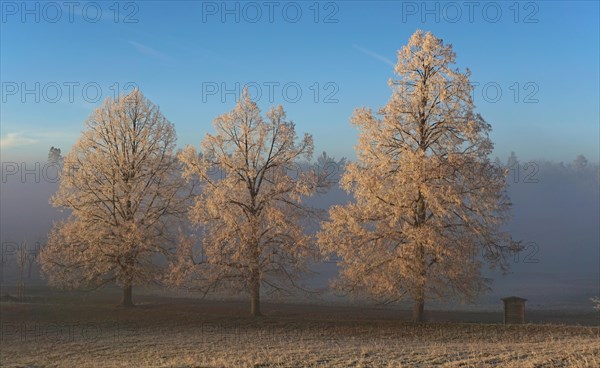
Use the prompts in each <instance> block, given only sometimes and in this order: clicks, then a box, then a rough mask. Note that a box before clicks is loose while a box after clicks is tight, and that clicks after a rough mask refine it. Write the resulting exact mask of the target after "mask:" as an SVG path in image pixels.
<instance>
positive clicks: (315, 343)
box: [0, 300, 600, 367]
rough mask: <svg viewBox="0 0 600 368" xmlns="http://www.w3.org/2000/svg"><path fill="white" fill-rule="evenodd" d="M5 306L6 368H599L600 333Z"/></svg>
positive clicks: (185, 308) (311, 316)
mask: <svg viewBox="0 0 600 368" xmlns="http://www.w3.org/2000/svg"><path fill="white" fill-rule="evenodd" d="M245 308H246V305H245V304H240V303H231V302H229V303H218V302H197V301H193V302H192V301H186V300H161V301H158V302H157V301H156V300H154V301H149V302H147V304H142V305H140V306H139V307H138V308H134V309H132V310H126V309H119V308H115V307H114V306H112V305H109V304H106V303H101V302H98V301H96V300H87V301H85V302H81V300H70V301H69V300H64V301H49V300H47V301H46V302H44V303H42V302H37V303H28V304H18V303H2V305H1V309H2V310H1V312H2V336H1V343H2V354H1V359H0V365H1V366H3V367H4V366H6V367H129V366H131V367H237V366H241V367H303V366H310V367H348V366H352V367H600V338H599V328H598V327H583V326H564V325H563V326H559V325H537V324H536V325H533V324H529V325H523V326H504V325H499V324H467V323H428V324H425V325H414V324H411V323H409V322H405V321H402V320H401V319H398V318H396V319H392V318H388V317H387V316H383V317H382V316H378V315H377V313H376V312H373V311H368V312H365V313H361V312H360V311H359V310H352V309H348V312H347V313H344V309H343V308H317V307H313V308H308V307H301V306H296V307H294V308H292V307H285V306H283V307H282V306H281V305H270V306H269V305H268V306H266V307H265V311H266V312H267V316H266V317H262V318H259V319H254V318H251V317H248V316H246V310H245Z"/></svg>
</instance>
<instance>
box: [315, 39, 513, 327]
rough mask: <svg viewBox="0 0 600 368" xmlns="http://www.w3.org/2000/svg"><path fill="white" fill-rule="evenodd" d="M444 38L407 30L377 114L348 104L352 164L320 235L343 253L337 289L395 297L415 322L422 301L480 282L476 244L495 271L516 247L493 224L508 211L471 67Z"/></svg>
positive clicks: (327, 247) (474, 288)
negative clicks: (460, 65) (354, 140)
mask: <svg viewBox="0 0 600 368" xmlns="http://www.w3.org/2000/svg"><path fill="white" fill-rule="evenodd" d="M454 61H455V54H454V52H453V51H452V46H451V45H445V44H444V43H443V42H442V40H441V39H438V38H436V37H435V36H434V35H433V34H431V33H423V32H422V31H417V32H416V33H415V34H414V35H413V36H412V37H411V38H410V40H409V43H408V45H407V46H405V47H403V48H402V49H401V50H400V51H399V52H398V63H397V65H396V67H395V73H396V75H397V77H398V79H397V80H392V81H390V86H391V87H392V90H393V93H392V97H391V99H390V100H389V102H388V103H387V105H386V106H384V107H383V108H381V109H380V110H379V112H378V115H379V117H378V116H376V115H374V114H373V113H372V111H371V110H370V109H366V108H360V109H357V110H356V111H355V113H354V116H353V117H352V124H353V125H354V126H356V127H357V128H358V129H359V144H358V146H357V147H356V154H357V161H356V162H353V163H350V164H348V165H347V170H346V172H345V174H344V176H343V178H342V180H341V185H342V187H343V188H344V189H345V190H346V191H348V192H349V193H351V194H353V195H354V202H353V203H350V204H347V205H338V206H333V207H332V208H331V209H330V219H329V220H328V221H327V222H325V223H324V224H323V229H322V231H321V232H320V233H319V235H318V239H319V244H320V246H321V248H322V250H323V251H324V252H326V253H335V254H337V256H338V257H340V258H341V261H340V262H339V266H340V279H339V280H338V282H337V286H338V287H341V288H342V289H344V290H349V291H359V292H364V291H366V292H368V293H369V294H371V295H372V296H374V297H376V298H377V299H380V300H382V301H384V302H392V301H396V300H399V299H402V298H403V297H405V296H410V297H412V300H413V301H414V307H413V318H414V320H416V321H423V320H424V312H423V311H424V304H425V300H426V298H435V297H438V298H442V297H446V296H449V295H458V296H462V297H466V298H470V297H472V296H474V295H475V294H476V293H477V292H479V291H480V290H482V289H483V288H484V287H485V284H486V282H485V281H486V280H484V279H483V278H482V277H481V276H480V268H481V263H482V260H481V258H480V257H478V254H479V250H480V249H483V250H484V253H485V254H486V255H487V258H489V259H490V260H491V261H492V264H493V265H499V266H500V267H502V268H503V269H504V268H505V267H506V266H507V264H506V261H505V259H504V254H505V250H509V249H511V250H516V249H518V248H519V244H518V243H515V242H513V241H512V240H511V237H510V235H509V234H507V233H505V232H502V231H501V230H500V227H501V225H502V224H503V223H504V222H505V220H506V219H507V216H508V215H509V208H510V202H509V199H508V198H507V195H506V192H505V187H506V170H504V169H502V168H500V167H498V166H496V165H494V164H493V163H492V162H490V159H489V155H490V153H491V151H492V142H491V141H490V139H489V137H488V133H489V131H490V129H491V127H490V125H489V124H488V123H486V122H485V121H484V120H483V118H482V117H481V116H479V115H478V114H476V113H475V112H474V105H473V102H472V100H471V92H472V86H471V84H470V83H469V71H468V70H467V71H466V72H460V71H459V70H458V69H454V68H453V67H452V65H453V64H454Z"/></svg>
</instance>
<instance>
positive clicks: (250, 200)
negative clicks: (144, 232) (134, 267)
mask: <svg viewBox="0 0 600 368" xmlns="http://www.w3.org/2000/svg"><path fill="white" fill-rule="evenodd" d="M213 125H214V129H215V134H214V135H213V134H207V135H206V136H205V138H204V140H203V141H202V143H201V150H200V152H197V151H196V150H195V149H194V148H193V147H191V146H188V147H186V148H185V149H184V151H183V152H182V153H181V155H180V159H181V160H182V162H183V163H184V166H185V173H184V175H185V177H186V178H188V179H192V178H195V179H199V181H200V185H201V193H200V194H199V195H198V196H197V197H196V200H195V205H194V206H193V208H192V209H191V211H190V217H191V220H192V222H193V223H195V224H197V225H198V226H199V229H200V231H201V233H202V240H201V253H200V254H199V253H198V251H197V249H196V250H195V249H194V247H193V243H194V242H193V241H189V239H188V242H187V243H186V244H187V245H188V247H187V249H184V248H182V252H181V253H180V257H179V259H178V261H177V262H176V263H174V265H173V269H172V272H171V281H172V282H173V283H174V284H176V285H179V286H183V287H187V288H191V289H197V290H201V291H202V292H204V293H205V294H206V293H207V292H210V291H216V290H229V291H236V292H245V293H248V294H249V296H250V306H251V314H252V315H255V316H257V315H260V313H261V312H260V294H261V287H264V289H265V290H268V291H272V292H289V291H290V290H291V289H292V288H293V287H294V286H299V285H298V281H299V276H300V275H302V274H303V273H305V272H306V271H307V270H308V269H307V264H308V262H307V261H308V260H309V259H310V257H314V256H315V255H316V251H317V249H316V247H315V246H314V242H312V241H311V239H312V237H311V236H309V235H308V234H306V233H305V229H304V226H303V223H304V222H305V220H306V219H307V218H310V217H311V215H313V214H314V213H313V209H311V208H310V207H308V206H306V205H305V204H303V202H302V200H303V197H306V196H310V195H312V194H313V193H315V191H317V190H318V189H319V188H322V187H326V186H327V180H326V178H325V177H324V176H323V175H321V174H319V173H318V172H317V171H316V170H303V169H301V168H302V166H301V165H300V164H299V160H300V159H309V158H310V157H311V156H312V153H313V140H312V137H311V136H310V135H309V134H305V135H304V137H302V138H301V139H298V137H297V134H296V129H295V125H294V123H292V122H289V121H287V120H286V115H285V112H284V110H283V108H282V107H281V106H278V107H273V108H271V109H270V111H269V112H268V113H267V118H266V119H263V117H262V116H261V114H260V110H259V108H258V107H257V105H256V103H254V102H253V101H252V100H251V99H250V96H249V94H248V92H247V91H244V93H243V94H242V96H241V98H240V100H239V101H238V103H237V104H236V106H235V108H234V109H233V110H232V111H231V112H229V113H226V114H224V115H222V116H220V117H218V118H216V119H215V120H214V122H213Z"/></svg>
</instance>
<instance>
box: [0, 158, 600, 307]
mask: <svg viewBox="0 0 600 368" xmlns="http://www.w3.org/2000/svg"><path fill="white" fill-rule="evenodd" d="M65 151H66V150H65ZM517 156H518V155H517ZM502 161H503V163H504V165H506V162H507V160H506V159H503V160H502ZM40 162H41V164H40V169H39V170H38V171H34V170H32V172H31V173H29V174H26V175H25V176H24V177H23V178H22V177H21V172H18V173H15V174H10V172H9V173H6V174H3V175H4V176H3V184H2V192H1V195H2V197H1V199H0V200H1V201H2V208H1V211H2V212H1V218H2V229H3V231H2V242H3V244H4V247H5V248H4V249H5V253H6V254H5V256H6V259H7V263H6V265H5V270H4V277H5V280H6V281H7V282H10V280H13V281H14V280H15V277H16V276H15V273H16V270H17V267H16V252H15V251H14V243H15V242H16V243H19V242H21V241H27V242H28V245H27V249H28V250H30V251H31V252H32V254H33V253H34V252H36V251H37V248H36V247H37V245H35V243H37V242H39V244H41V245H43V244H44V242H45V236H46V234H47V232H48V231H49V230H50V227H51V225H52V222H53V221H56V220H58V219H61V218H63V217H64V216H65V214H66V213H61V212H60V211H59V210H57V209H54V208H52V207H51V206H50V205H49V203H48V201H49V198H50V196H51V195H52V194H53V193H54V192H55V191H56V189H57V187H58V185H57V184H56V183H52V181H54V178H55V177H56V168H55V167H54V166H52V165H48V164H47V163H46V162H45V161H44V160H43V159H41V160H40ZM16 163H17V164H18V165H21V162H18V161H16ZM25 165H27V166H25V167H26V168H30V170H31V168H34V167H35V166H34V164H33V163H27V164H25ZM44 165H46V168H45V169H44ZM10 170H13V168H12V167H11V168H10ZM19 170H20V169H19ZM330 170H332V171H333V170H335V171H341V170H343V169H342V168H339V167H337V166H336V167H335V169H330ZM598 178H599V171H598V164H597V163H594V162H589V163H587V164H586V165H585V166H583V167H577V166H576V165H575V164H574V163H573V162H552V161H546V160H529V161H521V162H520V163H519V171H518V172H517V171H516V170H515V169H513V170H511V171H510V175H509V178H508V180H509V183H510V186H509V195H510V197H511V199H512V202H513V205H514V207H513V219H512V221H511V222H510V223H509V224H508V226H507V228H508V229H509V230H510V231H511V232H512V233H513V234H514V236H515V237H516V238H517V239H520V240H522V241H523V242H524V243H526V248H525V250H524V251H523V252H522V253H521V254H520V255H519V256H516V257H515V258H513V259H512V260H511V261H510V266H511V270H510V273H509V274H508V275H505V276H504V275H502V274H501V273H500V272H499V271H498V270H495V271H494V270H487V271H486V272H485V274H486V276H487V277H490V278H493V280H494V281H493V283H492V285H491V287H492V291H491V292H489V293H486V294H483V295H481V296H480V298H479V299H478V300H477V302H476V303H475V305H471V307H475V308H484V309H489V308H495V309H497V308H499V307H500V306H501V304H500V301H499V299H500V298H502V297H505V296H508V295H519V296H522V297H524V298H527V299H528V300H529V305H530V306H531V308H540V309H559V308H566V309H581V310H588V309H589V308H590V301H589V298H590V297H591V296H593V295H596V294H597V293H598V289H599V288H600V274H599V267H600V266H599V262H598V259H599V257H600V248H599V247H598V244H599V243H600V239H599V227H598V223H600V217H599V216H600V208H599V203H600V198H599V190H598V188H599V187H598ZM22 179H25V180H24V181H23V180H22ZM4 180H6V182H4ZM36 180H38V181H39V182H36ZM349 200H350V197H349V196H348V195H346V194H345V192H343V190H341V189H340V188H338V187H334V188H333V189H331V190H330V191H329V192H328V193H326V194H322V195H318V196H316V197H313V198H309V199H308V203H310V204H311V205H314V206H315V207H319V208H323V209H327V208H328V207H329V206H331V205H333V204H342V203H346V202H347V201H349ZM313 269H314V270H315V271H317V272H318V274H317V275H314V276H313V277H311V278H310V280H309V284H310V285H312V286H314V287H325V286H327V284H328V280H330V279H332V278H334V277H335V276H336V273H337V267H336V266H335V263H332V262H327V263H321V264H318V265H315V266H314V267H313ZM31 277H32V279H31V282H32V283H34V284H37V283H38V282H39V280H40V276H39V267H38V266H37V265H36V264H35V263H32V276H31ZM315 300H316V299H313V301H315ZM336 300H337V299H336ZM344 300H347V298H346V299H344V298H341V299H339V300H338V301H339V302H343V301H344ZM432 304H434V305H436V304H439V302H438V303H436V302H433V303H432ZM439 305H440V306H441V307H442V308H461V304H451V303H442V304H439ZM462 307H466V306H465V305H462Z"/></svg>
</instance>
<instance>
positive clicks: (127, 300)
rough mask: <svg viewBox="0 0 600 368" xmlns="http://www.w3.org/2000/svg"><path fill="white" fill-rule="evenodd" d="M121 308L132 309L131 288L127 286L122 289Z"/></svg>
mask: <svg viewBox="0 0 600 368" xmlns="http://www.w3.org/2000/svg"><path fill="white" fill-rule="evenodd" d="M121 306H123V307H126V308H131V307H133V306H134V305H133V299H132V286H131V285H127V286H124V287H123V300H122V301H121Z"/></svg>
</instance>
